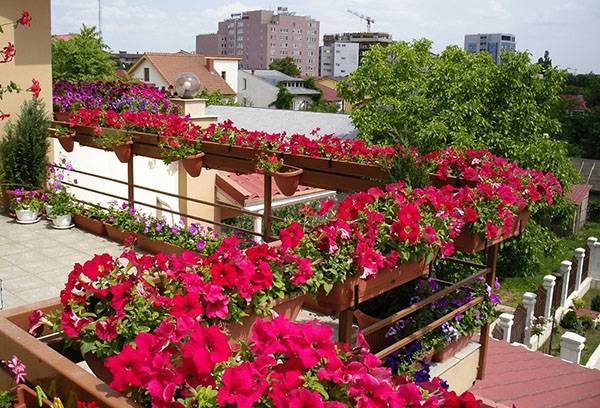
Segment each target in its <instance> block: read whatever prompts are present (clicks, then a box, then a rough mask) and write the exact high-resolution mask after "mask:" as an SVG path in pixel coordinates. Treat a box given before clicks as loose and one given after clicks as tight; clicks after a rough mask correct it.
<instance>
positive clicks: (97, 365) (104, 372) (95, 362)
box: [83, 353, 112, 384]
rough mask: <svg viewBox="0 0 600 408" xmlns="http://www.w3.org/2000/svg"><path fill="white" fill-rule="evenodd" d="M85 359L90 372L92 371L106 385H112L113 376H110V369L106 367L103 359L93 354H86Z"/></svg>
mask: <svg viewBox="0 0 600 408" xmlns="http://www.w3.org/2000/svg"><path fill="white" fill-rule="evenodd" d="M83 359H84V360H85V363H86V364H87V365H88V367H89V368H90V370H92V372H93V373H94V375H95V376H96V377H98V378H99V379H101V380H102V381H104V382H105V383H107V384H110V382H111V381H112V375H111V374H110V371H109V370H108V368H106V367H104V359H103V358H99V357H97V356H96V355H94V354H92V353H86V354H85V355H84V356H83Z"/></svg>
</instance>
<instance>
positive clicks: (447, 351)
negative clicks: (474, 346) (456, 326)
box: [433, 334, 473, 363]
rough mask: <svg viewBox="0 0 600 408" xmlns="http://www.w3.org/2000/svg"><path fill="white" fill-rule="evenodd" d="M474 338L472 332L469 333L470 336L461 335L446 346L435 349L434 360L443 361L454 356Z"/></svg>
mask: <svg viewBox="0 0 600 408" xmlns="http://www.w3.org/2000/svg"><path fill="white" fill-rule="evenodd" d="M472 338H473V335H472V334H469V335H468V336H460V337H459V338H458V339H456V340H454V341H453V342H451V343H448V344H446V346H445V347H444V348H442V349H439V350H436V351H435V353H434V354H433V361H435V362H438V363H443V362H444V361H446V360H448V359H449V358H450V357H452V356H454V355H455V354H456V353H458V352H459V351H461V350H462V349H464V348H465V347H467V345H468V344H469V342H470V341H471V339H472Z"/></svg>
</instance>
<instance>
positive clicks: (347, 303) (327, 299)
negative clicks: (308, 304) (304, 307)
mask: <svg viewBox="0 0 600 408" xmlns="http://www.w3.org/2000/svg"><path fill="white" fill-rule="evenodd" d="M428 272H429V264H428V263H427V262H426V260H425V259H422V260H420V261H408V262H404V263H402V264H400V265H399V266H397V267H396V268H394V269H388V270H384V271H380V272H378V273H377V274H376V275H375V277H374V278H372V279H369V280H364V279H361V278H360V276H359V275H358V274H356V275H354V276H352V277H350V278H348V279H346V280H345V281H344V282H342V283H338V284H336V285H334V286H333V288H332V289H331V291H330V292H329V293H327V294H326V293H325V291H324V290H323V289H320V290H319V293H318V294H317V299H316V300H317V303H318V304H319V306H320V307H322V308H325V309H327V310H331V311H332V312H341V311H342V310H346V309H349V308H351V307H352V306H354V302H355V299H354V297H355V293H354V292H355V288H356V291H357V295H358V298H357V299H356V300H357V301H358V303H362V302H364V301H366V300H369V299H371V298H373V297H375V296H377V295H381V294H382V293H385V292H387V291H388V290H390V289H393V288H395V287H397V286H400V285H403V284H405V283H406V282H410V281H412V280H414V279H416V278H418V277H420V276H423V275H426V274H427V273H428Z"/></svg>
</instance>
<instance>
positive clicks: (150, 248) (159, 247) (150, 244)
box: [137, 234, 185, 255]
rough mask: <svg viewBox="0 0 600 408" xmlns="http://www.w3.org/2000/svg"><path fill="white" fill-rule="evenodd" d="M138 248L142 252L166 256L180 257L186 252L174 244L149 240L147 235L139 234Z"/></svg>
mask: <svg viewBox="0 0 600 408" xmlns="http://www.w3.org/2000/svg"><path fill="white" fill-rule="evenodd" d="M137 246H138V247H139V248H140V249H141V250H143V251H146V252H150V253H152V254H157V253H159V252H163V253H165V254H177V255H180V254H181V253H183V251H185V249H184V248H181V247H178V246H176V245H173V244H169V243H168V242H164V241H159V240H155V239H151V238H148V237H147V236H146V235H143V234H138V238H137Z"/></svg>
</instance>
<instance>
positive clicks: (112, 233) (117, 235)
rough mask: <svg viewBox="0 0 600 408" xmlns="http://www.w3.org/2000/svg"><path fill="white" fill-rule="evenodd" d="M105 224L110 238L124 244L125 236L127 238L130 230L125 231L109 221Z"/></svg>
mask: <svg viewBox="0 0 600 408" xmlns="http://www.w3.org/2000/svg"><path fill="white" fill-rule="evenodd" d="M103 224H104V228H106V234H107V235H108V238H110V239H111V240H113V241H115V242H118V243H120V244H122V243H123V241H125V238H127V236H128V235H129V234H131V232H130V231H123V230H121V229H119V228H117V227H115V226H113V225H112V224H109V223H107V222H105V223H103Z"/></svg>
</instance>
